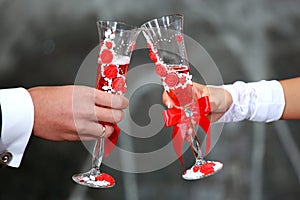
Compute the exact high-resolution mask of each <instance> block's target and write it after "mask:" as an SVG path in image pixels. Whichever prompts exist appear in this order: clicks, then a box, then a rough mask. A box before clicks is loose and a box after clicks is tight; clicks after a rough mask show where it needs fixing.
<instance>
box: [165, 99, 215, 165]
mask: <svg viewBox="0 0 300 200" xmlns="http://www.w3.org/2000/svg"><path fill="white" fill-rule="evenodd" d="M186 109H188V112H186ZM209 113H210V103H209V98H208V96H205V97H201V98H200V99H198V100H197V101H196V102H194V103H192V104H191V105H190V106H189V107H188V108H185V109H183V108H170V109H168V110H165V111H163V113H162V115H163V117H164V121H165V124H166V127H170V126H174V129H173V132H172V143H173V147H174V150H175V152H176V154H177V156H178V158H179V160H180V162H181V164H182V166H183V167H184V163H183V160H182V146H183V143H184V137H183V136H184V135H185V134H186V132H187V130H188V129H189V128H190V126H191V122H192V121H193V122H196V123H197V124H198V125H199V126H200V127H201V128H202V129H203V131H204V132H205V133H206V153H208V152H209V149H210V121H209V119H208V118H207V117H206V115H207V114H209Z"/></svg>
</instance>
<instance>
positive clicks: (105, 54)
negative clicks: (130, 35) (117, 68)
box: [100, 49, 114, 64]
mask: <svg viewBox="0 0 300 200" xmlns="http://www.w3.org/2000/svg"><path fill="white" fill-rule="evenodd" d="M113 58H114V55H113V53H112V52H111V51H110V50H108V49H104V50H103V51H102V52H101V53H100V59H101V62H102V63H103V64H109V63H111V62H112V60H113Z"/></svg>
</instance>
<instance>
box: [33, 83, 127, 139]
mask: <svg viewBox="0 0 300 200" xmlns="http://www.w3.org/2000/svg"><path fill="white" fill-rule="evenodd" d="M28 91H29V93H30V95H31V97H32V100H33V103H34V127H33V135H35V136H37V137H40V138H43V139H47V140H52V141H77V140H80V139H81V140H94V139H97V138H99V137H100V136H104V137H109V136H110V135H111V134H112V132H113V130H114V129H113V127H112V126H109V125H107V124H106V125H105V133H104V135H103V126H102V125H101V124H100V123H99V121H101V122H108V123H118V122H120V121H121V120H122V119H123V117H124V113H123V109H125V108H126V107H127V106H128V99H126V98H125V97H123V96H120V95H113V94H109V93H105V92H102V91H99V90H96V89H94V88H91V87H86V86H56V87H35V88H31V89H29V90H28Z"/></svg>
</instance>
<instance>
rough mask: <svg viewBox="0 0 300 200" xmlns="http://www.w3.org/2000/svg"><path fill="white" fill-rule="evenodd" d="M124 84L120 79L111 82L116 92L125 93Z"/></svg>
mask: <svg viewBox="0 0 300 200" xmlns="http://www.w3.org/2000/svg"><path fill="white" fill-rule="evenodd" d="M125 86H126V83H125V80H124V79H123V78H122V77H118V78H115V79H114V80H113V82H112V88H113V89H114V90H115V91H117V92H122V93H125V91H126V87H125Z"/></svg>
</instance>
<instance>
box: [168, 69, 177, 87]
mask: <svg viewBox="0 0 300 200" xmlns="http://www.w3.org/2000/svg"><path fill="white" fill-rule="evenodd" d="M165 83H166V84H167V86H169V87H175V86H176V85H177V83H178V76H177V74H176V73H174V72H173V73H169V74H167V75H166V79H165Z"/></svg>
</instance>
